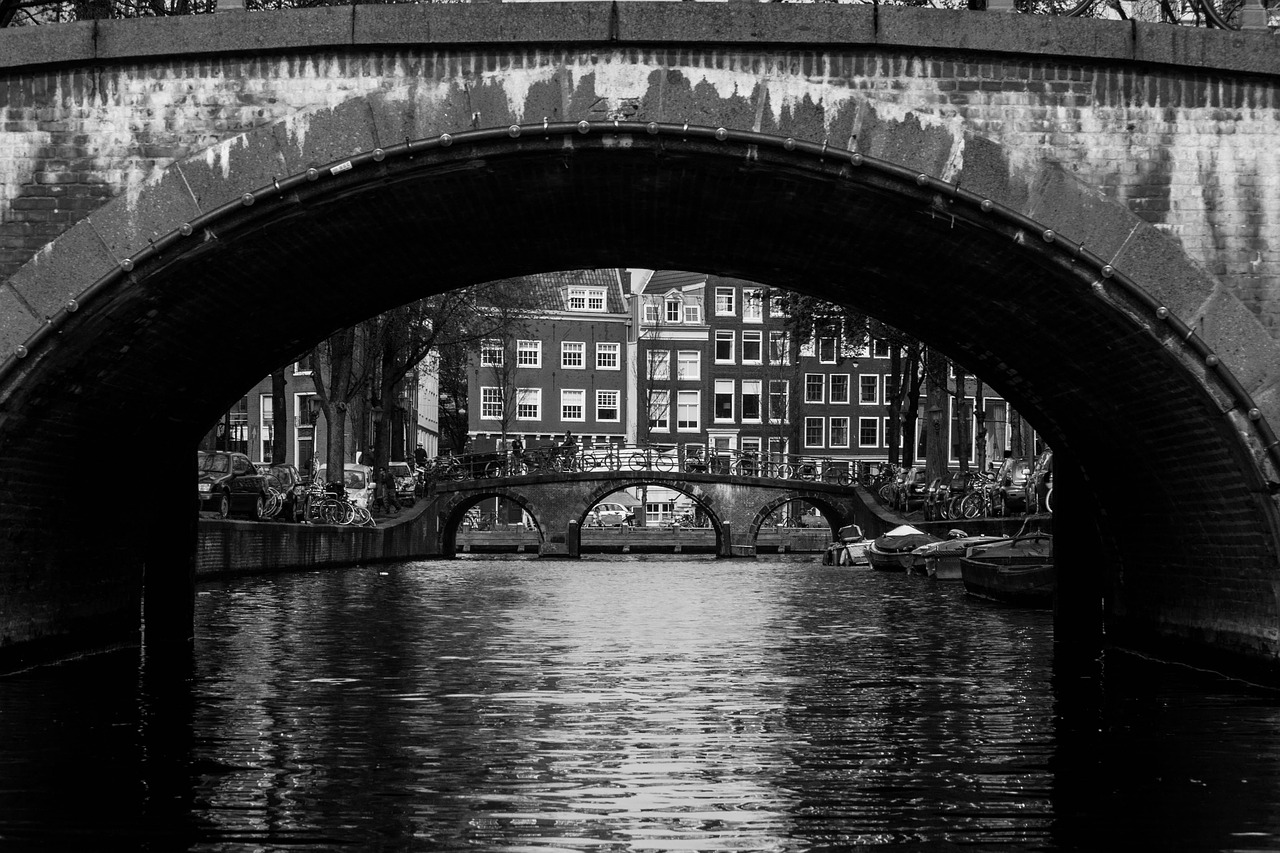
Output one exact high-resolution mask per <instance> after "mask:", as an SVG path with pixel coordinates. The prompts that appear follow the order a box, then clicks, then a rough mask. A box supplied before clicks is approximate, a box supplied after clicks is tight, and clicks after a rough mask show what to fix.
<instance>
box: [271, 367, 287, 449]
mask: <svg viewBox="0 0 1280 853" xmlns="http://www.w3.org/2000/svg"><path fill="white" fill-rule="evenodd" d="M285 384H286V383H285V378H284V368H283V367H282V368H280V369H279V370H276V371H273V372H272V374H271V464H272V465H282V464H284V462H285V460H286V459H287V458H288V455H287V453H286V448H285V437H286V435H287V433H288V428H289V409H288V397H287V395H286V394H285Z"/></svg>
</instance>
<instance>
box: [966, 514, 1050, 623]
mask: <svg viewBox="0 0 1280 853" xmlns="http://www.w3.org/2000/svg"><path fill="white" fill-rule="evenodd" d="M960 576H961V580H963V581H964V588H965V591H966V592H968V593H969V594H970V595H975V596H978V597H979V598H986V599H989V600H991V601H999V602H1002V603H1004V604H1017V605H1022V606H1027V607H1049V606H1052V604H1053V594H1054V592H1055V590H1056V589H1057V572H1056V570H1055V568H1054V565H1053V536H1052V535H1051V534H1048V533H1044V532H1039V531H1037V532H1033V533H1020V534H1018V535H1017V536H1014V537H1013V538H1011V539H1008V540H1004V541H1001V542H993V543H990V544H987V545H974V546H972V547H970V548H969V549H968V550H966V551H965V554H964V556H963V557H961V558H960Z"/></svg>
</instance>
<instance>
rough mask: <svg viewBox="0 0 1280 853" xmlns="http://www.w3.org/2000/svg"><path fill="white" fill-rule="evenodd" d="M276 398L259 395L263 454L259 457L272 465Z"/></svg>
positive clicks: (259, 428)
mask: <svg viewBox="0 0 1280 853" xmlns="http://www.w3.org/2000/svg"><path fill="white" fill-rule="evenodd" d="M274 411H275V398H274V397H272V396H271V395H270V394H260V395H258V436H259V438H260V439H261V441H262V443H261V450H262V453H261V455H260V456H258V458H259V459H261V460H262V461H263V462H265V463H267V464H268V465H270V464H271V444H272V438H274V436H275V425H276V424H275V419H274V418H272V416H271V415H272V412H274Z"/></svg>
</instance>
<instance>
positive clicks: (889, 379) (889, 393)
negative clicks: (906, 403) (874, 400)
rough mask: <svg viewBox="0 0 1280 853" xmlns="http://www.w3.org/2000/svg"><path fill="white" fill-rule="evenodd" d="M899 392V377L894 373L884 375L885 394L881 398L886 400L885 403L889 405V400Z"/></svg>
mask: <svg viewBox="0 0 1280 853" xmlns="http://www.w3.org/2000/svg"><path fill="white" fill-rule="evenodd" d="M897 394H898V379H897V377H895V376H894V375H893V374H892V373H886V374H885V375H884V396H883V397H881V398H880V399H882V400H884V404H885V405H886V406H887V405H889V401H890V400H892V399H893V398H894V397H896V396H897Z"/></svg>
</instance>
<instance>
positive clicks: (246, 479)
mask: <svg viewBox="0 0 1280 853" xmlns="http://www.w3.org/2000/svg"><path fill="white" fill-rule="evenodd" d="M197 460H198V461H197V466H198V467H197V468H196V496H197V499H198V501H199V507H200V509H201V510H202V511H207V512H213V513H215V514H217V516H218V517H219V518H229V517H230V516H232V515H247V516H249V517H250V518H254V519H259V520H260V519H261V518H262V514H263V510H264V509H265V508H266V504H267V498H268V495H269V492H268V491H267V478H266V477H265V476H263V475H262V474H261V473H259V471H258V469H257V468H256V467H255V466H254V464H253V462H252V461H251V460H250V459H249V457H248V456H245V455H244V454H243V453H233V452H227V451H221V450H219V451H214V452H213V453H206V454H205V455H204V456H200V457H197Z"/></svg>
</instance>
